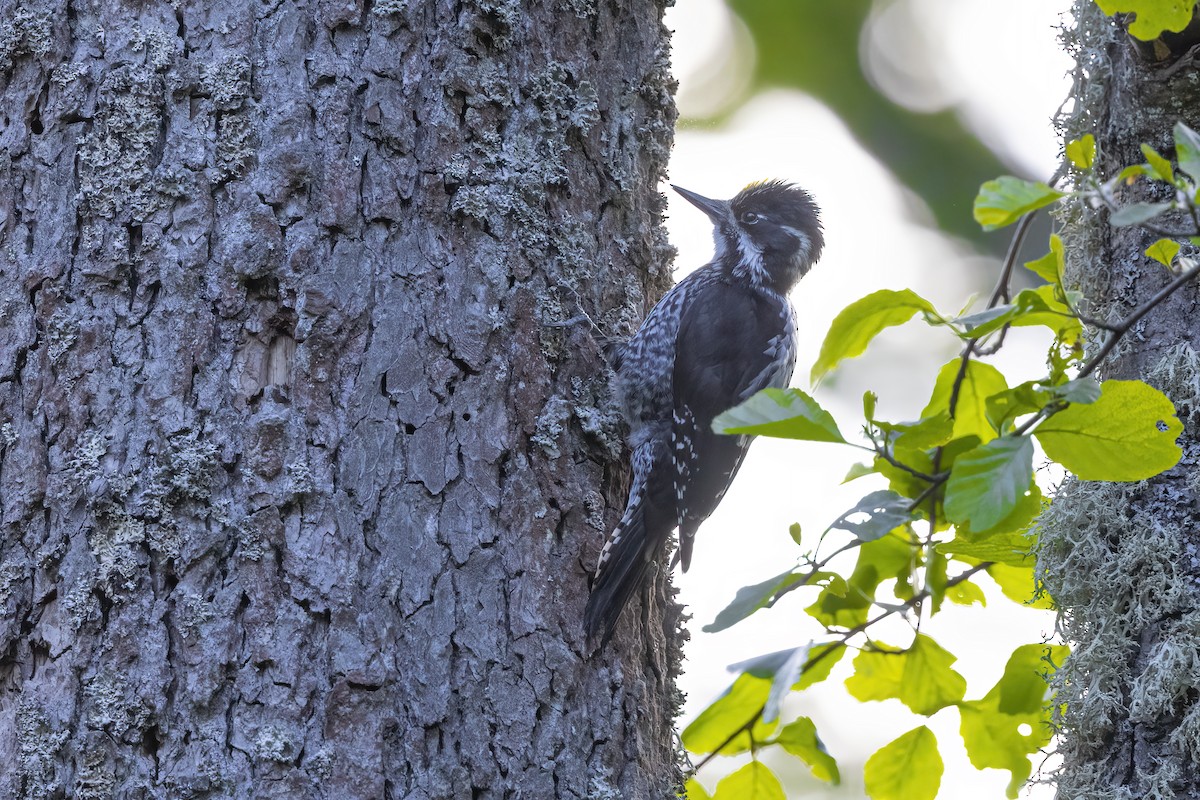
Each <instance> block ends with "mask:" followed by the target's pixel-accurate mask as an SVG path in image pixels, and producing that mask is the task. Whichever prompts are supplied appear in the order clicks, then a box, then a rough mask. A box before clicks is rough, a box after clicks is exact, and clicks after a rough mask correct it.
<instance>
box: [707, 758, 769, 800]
mask: <svg viewBox="0 0 1200 800" xmlns="http://www.w3.org/2000/svg"><path fill="white" fill-rule="evenodd" d="M712 800H787V796H786V795H785V794H784V793H783V787H782V786H781V785H780V784H779V778H776V777H775V773H774V772H771V770H770V769H768V768H767V766H766V765H765V764H763V763H762V762H761V761H751V762H750V763H749V764H747V765H746V766H744V767H742V768H741V769H739V770H738V771H737V772H734V773H732V774H731V775H727V776H725V777H724V778H722V779H721V782H720V783H718V784H717V791H716V792H714V793H713V796H712Z"/></svg>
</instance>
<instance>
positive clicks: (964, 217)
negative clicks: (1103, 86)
mask: <svg viewBox="0 0 1200 800" xmlns="http://www.w3.org/2000/svg"><path fill="white" fill-rule="evenodd" d="M956 1H957V0H932V2H930V1H928V0H924V1H923V0H727V6H728V9H729V11H730V12H732V17H731V18H730V19H729V22H728V24H729V30H728V32H727V36H728V38H727V42H726V46H725V47H724V48H722V51H721V52H722V56H721V57H720V58H718V59H716V60H715V63H711V64H707V65H705V67H704V69H702V70H700V72H701V74H700V75H698V76H697V78H698V80H697V81H696V82H695V83H694V84H693V87H694V88H692V89H691V91H690V92H689V94H690V95H691V97H688V96H687V95H685V96H683V97H681V111H682V113H683V118H682V119H681V122H680V125H681V127H682V128H685V129H687V128H689V127H696V126H708V125H712V124H714V123H715V124H720V123H721V122H722V121H724V120H726V119H727V118H728V117H729V115H731V114H732V113H733V112H735V111H736V110H737V109H738V108H739V107H740V106H741V105H742V104H743V103H744V102H745V101H746V100H747V99H748V98H750V97H751V96H753V95H754V94H756V93H758V92H761V91H763V90H766V89H772V88H786V89H795V90H799V91H801V92H804V93H806V94H809V95H811V96H813V97H815V98H817V99H818V100H820V101H821V102H823V103H824V104H825V105H827V106H828V107H829V108H830V109H831V110H833V111H834V112H835V113H836V114H837V115H838V116H839V117H840V118H841V120H842V121H843V122H844V123H845V125H846V126H847V128H848V129H849V130H850V131H851V133H852V135H853V136H854V138H855V139H856V140H857V141H858V143H859V144H860V145H861V146H862V147H863V148H864V149H865V150H867V151H868V152H869V153H871V154H872V155H874V156H875V157H876V158H877V159H878V160H879V161H880V162H882V163H883V164H885V165H886V166H887V168H888V169H889V170H890V171H891V172H892V174H893V175H894V176H895V178H896V179H897V181H899V182H900V183H901V184H902V185H903V186H905V187H907V188H908V189H909V190H911V191H912V192H914V193H915V194H916V195H917V196H918V197H920V198H921V200H923V201H924V203H925V205H926V206H927V207H928V208H929V210H930V212H931V213H932V215H933V218H934V220H935V221H936V224H937V225H938V227H940V228H941V229H942V230H943V231H944V232H946V233H949V234H951V235H954V236H957V237H961V238H962V239H965V240H967V241H969V242H971V243H973V244H974V245H976V246H977V247H980V248H981V249H983V250H985V251H989V252H996V251H998V250H1002V249H1003V247H1004V246H1005V241H1004V240H1003V238H1002V237H997V236H984V235H983V234H982V233H981V232H980V230H979V226H978V225H977V224H976V223H975V222H974V220H973V219H972V218H971V201H972V199H973V198H974V196H975V193H976V191H977V189H978V187H979V185H980V184H981V183H982V182H984V181H985V180H989V179H991V178H994V177H996V176H998V175H1001V174H1005V173H1014V174H1017V175H1018V176H1020V177H1028V178H1039V179H1043V180H1044V179H1046V178H1048V177H1049V176H1048V175H1031V174H1027V173H1028V172H1030V170H1029V168H1028V166H1027V165H1022V164H1019V163H1012V161H1014V160H1010V161H1009V162H1008V163H1006V161H1005V159H1004V158H1003V157H1002V155H1001V154H998V153H997V152H994V151H993V150H992V149H991V148H989V147H988V145H987V144H985V143H984V142H983V141H981V139H980V137H979V136H978V135H977V134H976V133H975V132H974V131H973V130H972V129H971V128H970V127H969V126H968V125H967V124H965V122H964V119H963V117H962V115H961V113H960V112H959V110H958V108H957V107H956V104H955V98H954V97H953V96H952V91H951V90H949V87H948V86H947V81H946V79H945V77H944V75H943V70H945V69H946V68H947V67H950V68H952V65H948V64H946V63H945V58H944V48H943V47H941V46H940V44H942V43H940V42H938V41H936V37H939V36H948V35H953V34H952V33H951V32H950V31H949V30H948V28H947V27H946V26H944V25H941V24H938V23H939V20H938V14H939V11H948V10H951V9H952V8H953V5H954V3H955V2H956ZM689 2H690V0H679V3H680V5H681V8H680V9H679V11H680V12H683V13H687V4H688V3H689ZM1002 6H1003V4H1000V3H993V8H994V10H995V12H996V13H998V14H999V13H1004V9H1003V7H1002ZM939 7H940V8H939ZM994 33H995V32H994V31H989V30H987V29H984V30H976V31H973V32H972V35H973V36H976V37H979V41H980V42H981V43H983V45H984V46H982V47H981V48H980V56H981V57H982V58H987V57H988V49H989V48H988V47H987V46H986V42H987V37H988V36H989V34H994ZM1057 77H1058V76H1055V78H1057Z"/></svg>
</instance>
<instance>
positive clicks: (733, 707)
mask: <svg viewBox="0 0 1200 800" xmlns="http://www.w3.org/2000/svg"><path fill="white" fill-rule="evenodd" d="M770 691H771V681H770V680H768V679H764V678H757V677H755V676H754V675H751V674H749V673H745V672H744V673H742V674H741V675H739V676H738V677H737V679H736V680H735V681H734V682H733V685H732V686H730V687H729V688H728V689H726V690H725V693H724V694H722V695H721V696H720V697H719V698H717V699H716V700H715V701H713V703H712V704H711V705H709V707H708V708H706V709H704V710H703V711H701V712H700V715H699V716H697V717H696V719H694V720H692V723H691V724H690V725H688V726H687V727H686V728H684V729H683V734H682V735H681V738H682V739H683V746H684V747H686V748H687V749H688V750H689V751H690V752H692V753H701V754H703V753H711V752H712V751H713V750H715V749H716V748H718V747H720V746H721V743H722V742H724V741H726V740H727V739H728V738H729V737H730V736H732V735H733V733H734V732H735V731H737V730H739V729H741V728H742V727H743V726H744V725H745V724H746V723H747V722H749V721H750V720H751V719H753V718H754V717H755V716H756V715H757V714H758V713H759V712H760V711H761V710H762V707H763V704H764V703H766V702H767V694H768V693H769V692H770ZM774 729H775V725H774V724H771V725H765V724H763V723H762V722H761V721H759V722H758V723H756V724H755V725H754V728H753V733H754V739H755V741H762V740H763V739H765V738H767V737H768V736H770V735H771V733H772V732H773V731H774ZM749 749H750V736H749V735H748V734H747V733H746V732H745V731H742V732H741V733H740V734H738V735H737V736H736V737H735V738H734V739H733V741H731V742H730V743H729V744H728V745H726V746H725V749H723V750H722V751H721V752H722V753H725V754H726V755H733V754H736V753H744V752H745V751H747V750H749Z"/></svg>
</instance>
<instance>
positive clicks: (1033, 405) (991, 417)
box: [984, 381, 1051, 430]
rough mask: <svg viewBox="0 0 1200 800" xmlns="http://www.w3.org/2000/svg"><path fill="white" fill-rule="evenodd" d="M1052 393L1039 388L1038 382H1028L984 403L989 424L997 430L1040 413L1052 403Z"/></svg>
mask: <svg viewBox="0 0 1200 800" xmlns="http://www.w3.org/2000/svg"><path fill="white" fill-rule="evenodd" d="M1050 399H1051V397H1050V393H1049V392H1047V391H1045V390H1044V389H1041V388H1039V386H1038V384H1037V382H1036V381H1026V382H1025V383H1022V384H1020V385H1018V386H1014V387H1013V388H1011V389H1008V390H1006V391H1003V392H999V393H997V394H994V395H992V396H991V397H989V398H987V400H986V401H984V406H985V408H986V409H987V418H988V422H989V423H990V424H992V425H993V426H995V428H996V429H997V430H1001V429H1003V428H1004V427H1005V426H1007V425H1011V424H1012V423H1013V422H1015V421H1016V420H1017V418H1018V417H1022V416H1024V415H1026V414H1032V413H1033V412H1035V411H1038V410H1040V409H1041V408H1042V406H1044V405H1046V404H1047V403H1048V402H1050Z"/></svg>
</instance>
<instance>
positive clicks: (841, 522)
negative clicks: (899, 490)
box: [826, 489, 913, 542]
mask: <svg viewBox="0 0 1200 800" xmlns="http://www.w3.org/2000/svg"><path fill="white" fill-rule="evenodd" d="M908 505H909V500H908V499H907V498H904V497H901V496H900V495H898V494H896V493H895V492H893V491H891V490H888V489H881V490H879V491H877V492H871V493H870V494H869V495H867V496H866V497H864V498H863V499H862V500H859V501H858V504H857V505H855V506H854V508H852V509H850V510H849V511H847V512H846V513H844V514H842V515H841V516H840V517H838V518H837V519H836V520H834V522H833V523H832V524H831V525H830V526H829V527H828V528H827V529H826V530H827V531H829V530H835V529H836V530H843V531H849V532H850V533H852V534H854V536H855V537H856V538H858V539H859V540H860V541H864V542H872V541H874V540H876V539H878V538H880V537H881V536H886V535H887V534H888V533H890V532H891V531H892V530H894V529H895V528H898V527H900V526H901V525H903V524H905V523H907V522H910V521H912V519H913V515H912V512H910V511H909V510H908ZM859 514H865V515H866V519H864V520H861V521H857V522H854V521H851V520H850V517H852V516H856V515H859Z"/></svg>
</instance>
